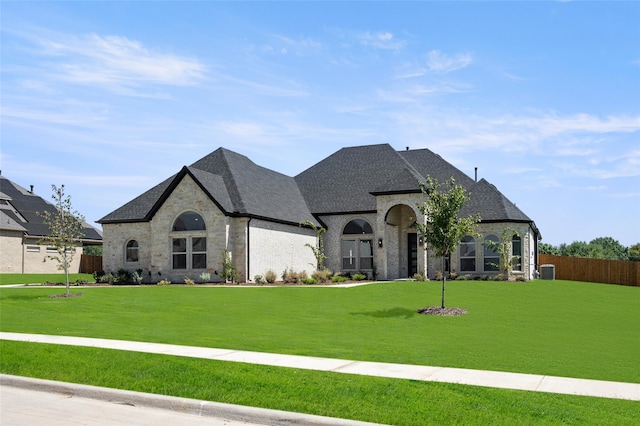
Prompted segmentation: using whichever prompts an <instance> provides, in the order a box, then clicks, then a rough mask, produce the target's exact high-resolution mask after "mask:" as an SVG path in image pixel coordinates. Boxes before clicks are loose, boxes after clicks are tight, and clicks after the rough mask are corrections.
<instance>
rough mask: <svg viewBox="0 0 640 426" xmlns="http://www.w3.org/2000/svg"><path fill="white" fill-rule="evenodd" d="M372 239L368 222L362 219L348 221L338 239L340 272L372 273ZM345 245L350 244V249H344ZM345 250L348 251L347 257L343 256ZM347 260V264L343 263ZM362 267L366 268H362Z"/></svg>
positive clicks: (371, 230) (371, 229)
mask: <svg viewBox="0 0 640 426" xmlns="http://www.w3.org/2000/svg"><path fill="white" fill-rule="evenodd" d="M356 231H358V232H356ZM374 239H375V236H374V233H373V227H372V226H371V224H370V223H369V221H368V220H365V219H362V218H357V219H351V220H349V221H348V222H347V223H346V225H345V226H343V227H342V234H341V237H340V259H341V262H340V264H341V267H342V270H343V271H348V272H359V271H362V272H365V271H367V272H370V271H373V264H374V247H373V242H374ZM345 243H351V244H350V245H352V247H351V248H349V247H345ZM347 249H348V250H350V251H349V255H348V256H345V254H346V250H347ZM365 251H368V253H365ZM347 260H348V264H347V263H345V261H347ZM351 265H353V267H351ZM363 265H364V266H367V267H364V268H363Z"/></svg>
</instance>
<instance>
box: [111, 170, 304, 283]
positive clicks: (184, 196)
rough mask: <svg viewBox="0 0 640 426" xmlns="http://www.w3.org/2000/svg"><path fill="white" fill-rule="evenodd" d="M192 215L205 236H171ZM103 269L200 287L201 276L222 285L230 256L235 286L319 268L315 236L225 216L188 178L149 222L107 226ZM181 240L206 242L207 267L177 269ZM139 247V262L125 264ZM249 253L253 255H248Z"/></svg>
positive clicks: (191, 233)
mask: <svg viewBox="0 0 640 426" xmlns="http://www.w3.org/2000/svg"><path fill="white" fill-rule="evenodd" d="M187 211H193V212H197V213H198V214H200V216H202V218H203V219H204V221H205V227H206V229H205V230H203V231H172V228H173V224H174V222H175V220H176V219H177V218H178V217H179V216H180V214H182V213H184V212H187ZM104 235H105V239H104V244H103V267H104V270H105V272H111V273H116V272H117V271H118V269H120V268H124V269H127V270H129V271H135V270H137V269H142V270H143V276H144V280H145V281H146V282H151V283H153V282H157V281H160V280H161V279H168V280H170V281H171V282H176V283H178V282H184V279H185V278H191V279H193V280H194V281H196V282H197V281H199V277H200V274H201V273H202V272H208V273H209V274H210V275H211V281H221V278H220V276H219V274H220V273H221V272H222V267H223V253H224V251H225V250H227V251H228V252H229V254H230V257H231V261H232V262H233V264H234V265H235V267H236V270H237V280H238V281H239V282H246V281H251V280H253V277H254V276H255V275H264V274H265V273H266V272H267V271H268V270H269V269H271V270H273V271H274V272H276V274H277V275H279V274H280V273H281V272H282V271H283V270H284V269H285V268H293V269H295V270H297V271H302V270H307V271H309V272H311V271H312V270H313V269H312V268H311V265H313V264H314V263H315V257H313V253H312V252H311V250H310V249H309V248H307V247H305V244H306V243H309V244H315V233H314V232H313V230H310V229H305V228H301V227H299V226H292V225H282V224H277V223H274V222H267V221H264V220H259V219H249V218H246V217H229V216H225V215H224V213H223V212H222V211H220V209H219V208H218V207H217V206H216V205H215V203H214V202H213V201H211V199H210V198H209V197H208V196H207V195H206V194H205V193H204V192H203V191H202V189H201V188H200V187H199V186H198V185H197V184H196V183H195V182H194V181H193V179H192V178H191V177H190V176H189V175H186V176H185V177H184V178H183V179H182V181H181V182H180V183H179V184H178V186H177V187H176V188H175V189H174V191H173V192H172V193H171V194H170V195H169V197H168V198H167V199H166V201H165V202H164V203H163V204H162V206H161V207H160V208H159V209H158V211H157V212H156V214H155V215H154V216H153V218H152V219H151V221H149V222H129V223H106V224H104ZM183 237H187V238H188V237H195V238H197V237H206V239H207V240H206V259H207V260H206V264H207V267H206V268H203V269H193V268H189V267H187V269H173V265H172V240H173V238H183ZM131 240H136V241H137V243H138V261H137V262H127V261H126V256H125V252H126V245H127V242H129V241H131ZM248 250H250V251H251V253H249V252H248Z"/></svg>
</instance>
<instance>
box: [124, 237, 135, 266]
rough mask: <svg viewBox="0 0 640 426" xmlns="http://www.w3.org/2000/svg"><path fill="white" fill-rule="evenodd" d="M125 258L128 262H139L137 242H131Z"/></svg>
mask: <svg viewBox="0 0 640 426" xmlns="http://www.w3.org/2000/svg"><path fill="white" fill-rule="evenodd" d="M124 252H125V253H124V256H125V261H126V262H137V261H138V242H137V241H136V240H130V241H128V242H127V245H126V247H125V250H124Z"/></svg>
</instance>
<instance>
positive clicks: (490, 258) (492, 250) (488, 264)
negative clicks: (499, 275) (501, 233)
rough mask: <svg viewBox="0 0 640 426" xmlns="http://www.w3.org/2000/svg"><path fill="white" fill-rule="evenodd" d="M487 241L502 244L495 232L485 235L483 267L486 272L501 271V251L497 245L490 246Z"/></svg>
mask: <svg viewBox="0 0 640 426" xmlns="http://www.w3.org/2000/svg"><path fill="white" fill-rule="evenodd" d="M487 241H491V242H493V243H495V244H500V238H498V237H497V236H496V235H493V234H491V235H487V236H486V237H484V241H483V245H484V250H483V251H482V269H483V270H484V272H500V267H501V266H502V265H501V263H502V262H500V252H499V251H498V248H497V247H490V246H489V244H488V243H487Z"/></svg>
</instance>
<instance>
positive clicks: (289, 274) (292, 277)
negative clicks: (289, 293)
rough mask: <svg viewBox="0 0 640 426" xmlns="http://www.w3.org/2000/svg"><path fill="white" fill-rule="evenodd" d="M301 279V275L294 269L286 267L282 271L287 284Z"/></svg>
mask: <svg viewBox="0 0 640 426" xmlns="http://www.w3.org/2000/svg"><path fill="white" fill-rule="evenodd" d="M299 279H300V275H299V274H298V273H297V272H296V271H294V270H293V269H285V270H284V272H283V273H282V281H284V282H285V283H287V284H296V283H298V281H299Z"/></svg>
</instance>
